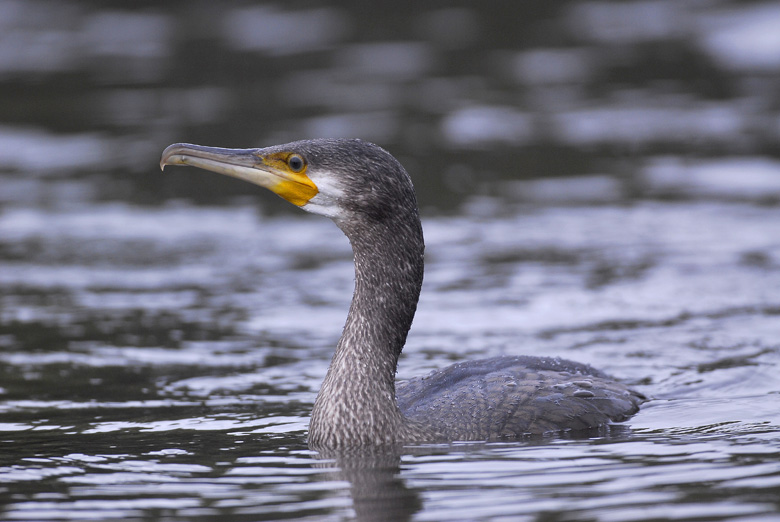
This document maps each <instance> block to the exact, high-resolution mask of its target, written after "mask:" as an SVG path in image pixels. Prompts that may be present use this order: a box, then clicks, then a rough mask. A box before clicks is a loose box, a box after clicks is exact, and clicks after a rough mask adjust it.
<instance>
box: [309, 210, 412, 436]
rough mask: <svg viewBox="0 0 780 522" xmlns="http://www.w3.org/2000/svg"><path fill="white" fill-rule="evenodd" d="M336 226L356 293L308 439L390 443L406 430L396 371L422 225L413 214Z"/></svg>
mask: <svg viewBox="0 0 780 522" xmlns="http://www.w3.org/2000/svg"><path fill="white" fill-rule="evenodd" d="M410 212H411V211H410ZM341 228H342V230H343V231H344V232H345V233H346V235H347V237H349V239H350V243H351V244H352V249H353V252H354V256H355V291H354V294H353V296H352V304H351V306H350V309H349V315H348V316H347V321H346V324H345V325H344V331H343V333H342V336H341V338H340V339H339V342H338V345H337V347H336V352H335V354H334V355H333V359H332V361H331V364H330V367H329V368H328V373H327V376H326V377H325V381H324V382H323V384H322V388H321V389H320V393H319V395H318V396H317V400H316V402H315V404H314V409H313V411H312V419H311V425H310V428H309V441H310V443H311V444H314V445H321V446H343V445H373V444H381V443H389V442H396V441H397V440H400V439H402V438H403V436H404V435H403V432H404V430H406V429H407V428H408V425H407V422H406V420H405V419H404V417H403V415H402V414H401V412H400V410H399V409H398V405H397V403H396V399H395V373H396V367H397V364H398V357H399V355H400V354H401V350H402V349H403V346H404V343H405V342H406V336H407V333H408V332H409V328H410V327H411V325H412V320H413V318H414V313H415V310H416V308H417V301H418V299H419V296H420V287H421V286H422V279H423V251H424V242H423V235H422V227H421V225H420V220H419V218H418V217H417V211H416V209H414V212H413V213H412V214H411V215H407V216H406V217H405V218H404V219H401V218H399V217H398V216H394V217H393V218H392V219H385V220H383V221H381V222H373V223H366V222H358V223H348V224H343V225H342V226H341Z"/></svg>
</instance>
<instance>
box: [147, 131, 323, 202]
mask: <svg viewBox="0 0 780 522" xmlns="http://www.w3.org/2000/svg"><path fill="white" fill-rule="evenodd" d="M166 165H190V166H193V167H199V168H201V169H205V170H210V171H212V172H217V173H219V174H225V175H227V176H232V177H234V178H238V179H243V180H244V181H248V182H250V183H254V184H255V185H260V186H261V187H265V188H267V189H269V190H271V191H273V192H274V193H276V194H278V195H279V196H281V197H282V198H284V199H286V200H287V201H289V202H290V203H293V204H295V205H297V206H299V207H300V206H303V205H305V204H306V203H308V201H309V200H310V199H311V198H313V197H314V196H315V195H316V194H317V192H318V189H317V186H316V185H315V184H314V182H312V180H311V179H309V177H308V176H307V175H306V174H305V173H303V172H298V173H296V172H292V171H290V170H287V169H285V168H284V164H283V163H282V162H279V161H277V160H272V159H271V158H268V157H266V156H265V155H264V154H263V149H223V148H219V147H204V146H202V145H192V144H190V143H174V144H173V145H170V146H168V147H166V149H165V150H164V151H163V153H162V158H161V159H160V169H161V170H163V169H165V166H166Z"/></svg>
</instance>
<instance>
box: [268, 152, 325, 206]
mask: <svg viewBox="0 0 780 522" xmlns="http://www.w3.org/2000/svg"><path fill="white" fill-rule="evenodd" d="M261 159H262V161H263V163H264V164H265V165H266V167H269V170H270V171H272V172H273V173H274V174H276V176H277V178H278V180H279V181H278V183H277V184H276V185H273V186H272V187H270V189H271V190H272V191H274V192H275V193H276V194H278V195H279V196H281V197H283V198H284V199H286V200H287V201H289V202H290V203H292V204H293V205H297V206H299V207H302V206H303V205H305V204H306V203H308V202H309V200H310V199H311V198H313V197H314V196H316V195H317V193H318V192H319V190H318V189H317V185H315V184H314V182H313V181H312V180H311V179H309V176H307V175H306V170H307V169H308V167H309V166H308V164H306V162H305V161H301V160H302V159H303V158H302V157H301V156H300V155H298V154H295V153H293V152H277V153H276V154H271V155H269V156H263V157H262V158H261ZM301 165H302V166H301ZM292 167H296V168H298V167H301V168H299V169H298V171H297V172H296V171H295V170H293V169H292Z"/></svg>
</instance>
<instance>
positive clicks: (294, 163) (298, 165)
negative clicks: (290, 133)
mask: <svg viewBox="0 0 780 522" xmlns="http://www.w3.org/2000/svg"><path fill="white" fill-rule="evenodd" d="M305 165H306V162H304V161H303V158H302V157H300V156H299V155H297V154H293V155H292V156H290V157H289V158H287V166H288V167H290V170H291V171H293V172H300V171H302V170H303V167H304V166H305Z"/></svg>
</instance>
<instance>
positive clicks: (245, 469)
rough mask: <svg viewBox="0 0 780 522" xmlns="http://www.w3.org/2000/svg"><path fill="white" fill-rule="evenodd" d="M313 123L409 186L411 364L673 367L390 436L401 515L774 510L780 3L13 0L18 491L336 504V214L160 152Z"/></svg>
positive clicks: (306, 510)
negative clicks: (554, 400)
mask: <svg viewBox="0 0 780 522" xmlns="http://www.w3.org/2000/svg"><path fill="white" fill-rule="evenodd" d="M321 136H326V137H335V136H345V137H360V138H363V139H366V140H370V141H374V142H376V143H378V144H379V145H381V146H383V147H385V148H386V149H388V150H389V151H390V152H391V153H392V154H394V155H395V156H396V157H398V159H399V160H401V162H402V163H403V164H404V166H405V167H406V168H407V170H408V171H409V173H410V174H411V176H412V179H413V181H414V183H415V186H416V188H417V192H418V201H419V204H420V207H421V211H422V216H423V226H424V230H425V235H426V244H427V248H426V276H425V282H424V285H423V294H422V297H421V301H420V306H419V308H418V314H417V316H416V319H415V323H414V326H413V328H412V330H411V332H410V335H409V338H408V341H407V348H406V349H405V350H404V354H403V356H402V358H401V360H400V366H399V373H398V376H399V378H407V377H410V376H414V375H421V374H425V373H428V372H429V371H431V370H434V369H437V368H442V367H444V366H446V365H447V364H450V363H452V362H454V361H461V360H465V359H475V358H480V357H488V356H494V355H499V354H533V355H554V356H561V357H565V358H568V359H572V360H576V361H579V362H584V363H589V364H591V365H593V366H595V367H597V368H599V369H601V370H604V371H606V372H607V373H610V374H613V375H616V376H617V377H619V378H620V379H623V380H625V381H626V382H627V383H629V384H630V385H631V386H633V387H635V388H637V389H638V390H639V391H641V392H643V393H645V394H647V395H648V396H649V397H652V398H653V400H652V401H651V402H650V403H648V404H646V405H645V406H644V407H643V409H642V410H641V411H640V413H639V414H638V415H636V416H635V417H634V418H632V419H631V421H630V423H629V424H628V426H629V428H626V430H625V431H620V432H617V431H616V432H615V433H613V434H612V437H609V436H607V437H597V438H594V439H589V440H563V439H553V440H551V441H543V442H541V443H538V444H537V443H530V444H525V443H522V442H521V443H517V444H507V445H494V446H490V445H489V446H485V447H480V448H477V449H473V450H472V449H469V448H464V447H462V446H452V447H449V446H446V447H435V448H428V449H421V450H420V451H419V452H418V453H417V454H415V455H413V456H412V455H405V456H404V457H403V458H402V460H401V468H402V469H401V472H400V473H399V474H393V473H391V475H392V477H391V478H392V479H393V480H395V481H397V482H398V484H396V485H397V486H399V489H402V490H406V489H407V488H408V490H409V491H408V492H409V495H407V496H411V497H414V499H415V500H416V501H415V502H411V501H410V502H408V503H409V506H410V507H409V512H410V515H409V517H410V518H411V517H412V515H413V513H412V511H414V512H415V513H414V514H420V517H419V519H420V520H453V519H467V520H490V519H491V517H495V519H496V520H641V519H646V520H662V519H663V520H668V519H684V518H690V517H691V514H694V515H695V516H696V517H700V518H701V519H705V518H706V519H707V520H725V519H729V517H733V518H734V519H735V520H737V519H739V520H743V521H744V520H759V519H761V520H769V519H772V520H775V519H776V518H777V513H778V512H780V505H779V504H778V498H779V497H778V495H777V488H778V484H780V472H778V470H779V469H780V466H779V465H778V464H779V463H780V457H778V455H780V442H779V441H778V437H777V433H778V432H780V403H779V402H778V394H780V379H778V375H780V345H779V344H778V342H779V341H778V317H780V300H779V299H780V298H778V296H780V3H778V2H776V1H768V0H767V1H737V0H639V1H615V2H611V1H594V0H571V1H566V0H559V1H550V0H539V1H535V0H534V1H517V0H516V1H490V2H465V1H464V2H440V1H424V2H421V1H416V0H394V1H393V2H368V1H363V0H343V1H339V0H332V1H320V2H318V1H295V0H293V1H285V2H281V1H278V2H259V1H258V2H249V1H238V0H224V1H219V2H216V1H210V0H188V1H166V2H159V1H143V0H141V1H132V2H130V1H116V0H101V1H92V0H0V484H1V485H2V486H1V487H0V518H2V519H4V520H50V519H61V520H98V519H100V520H109V519H117V520H160V519H162V518H165V519H166V520H226V518H225V517H226V516H227V517H229V518H228V519H230V520H253V521H255V520H278V519H279V516H280V515H279V514H280V513H284V515H285V516H288V517H289V518H290V519H300V520H314V519H316V520H344V519H346V518H349V516H350V515H349V513H350V512H349V509H350V503H349V502H348V500H345V498H348V497H349V495H350V494H354V493H356V492H359V491H358V490H359V488H357V489H356V490H355V491H353V492H352V493H350V489H349V485H348V484H346V485H345V483H344V481H343V478H339V477H334V476H332V475H330V474H328V472H327V470H325V471H323V469H322V466H320V465H315V466H312V462H313V459H314V456H313V455H312V453H311V452H309V450H308V449H307V446H306V432H307V426H308V421H309V414H310V411H311V407H312V404H313V402H314V399H315V397H316V394H317V391H318V389H319V386H320V383H321V381H322V379H323V377H324V375H325V372H326V370H327V367H328V363H329V361H330V357H331V355H332V352H333V347H334V345H335V343H336V340H337V339H338V336H339V335H340V333H341V328H342V325H343V324H344V323H343V321H344V317H345V315H346V311H347V309H348V306H349V299H350V295H351V291H352V279H353V269H352V257H351V251H350V249H349V244H348V242H347V240H346V239H345V238H344V237H343V235H342V234H341V233H340V231H339V230H338V229H337V228H336V227H335V226H333V224H332V223H330V222H328V220H325V219H321V218H316V217H314V216H307V215H304V214H305V213H303V212H301V211H300V209H296V208H294V207H293V206H291V205H289V204H287V203H285V202H283V201H282V200H281V199H279V198H276V197H274V196H273V195H271V194H268V193H266V192H264V191H262V190H260V189H259V188H258V187H255V186H252V185H250V184H248V183H245V182H241V181H238V180H234V179H229V178H226V177H224V176H219V175H216V174H213V173H209V172H203V171H200V170H198V169H191V168H172V167H171V168H167V169H166V171H165V172H164V173H161V172H160V170H159V165H158V162H159V158H160V155H161V153H162V151H163V149H164V148H165V147H166V146H167V145H169V144H171V143H175V142H191V143H197V144H201V145H210V146H222V147H261V146H267V145H273V144H278V143H283V142H287V141H292V140H298V139H305V138H314V137H321ZM428 451H430V454H428V453H426V452H428ZM385 471H387V470H385ZM386 478H387V477H385V479H386ZM364 482H365V484H369V485H370V484H384V482H382V481H372V480H366V481H364ZM380 489H381V488H380ZM383 494H384V491H380V492H379V496H380V497H381V496H382V495H383ZM403 498H407V497H403ZM407 500H408V498H407ZM376 512H377V513H381V510H376ZM166 517H167V518H166ZM328 517H329V518H328ZM643 517H644V518H643ZM751 517H752V518H751Z"/></svg>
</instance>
